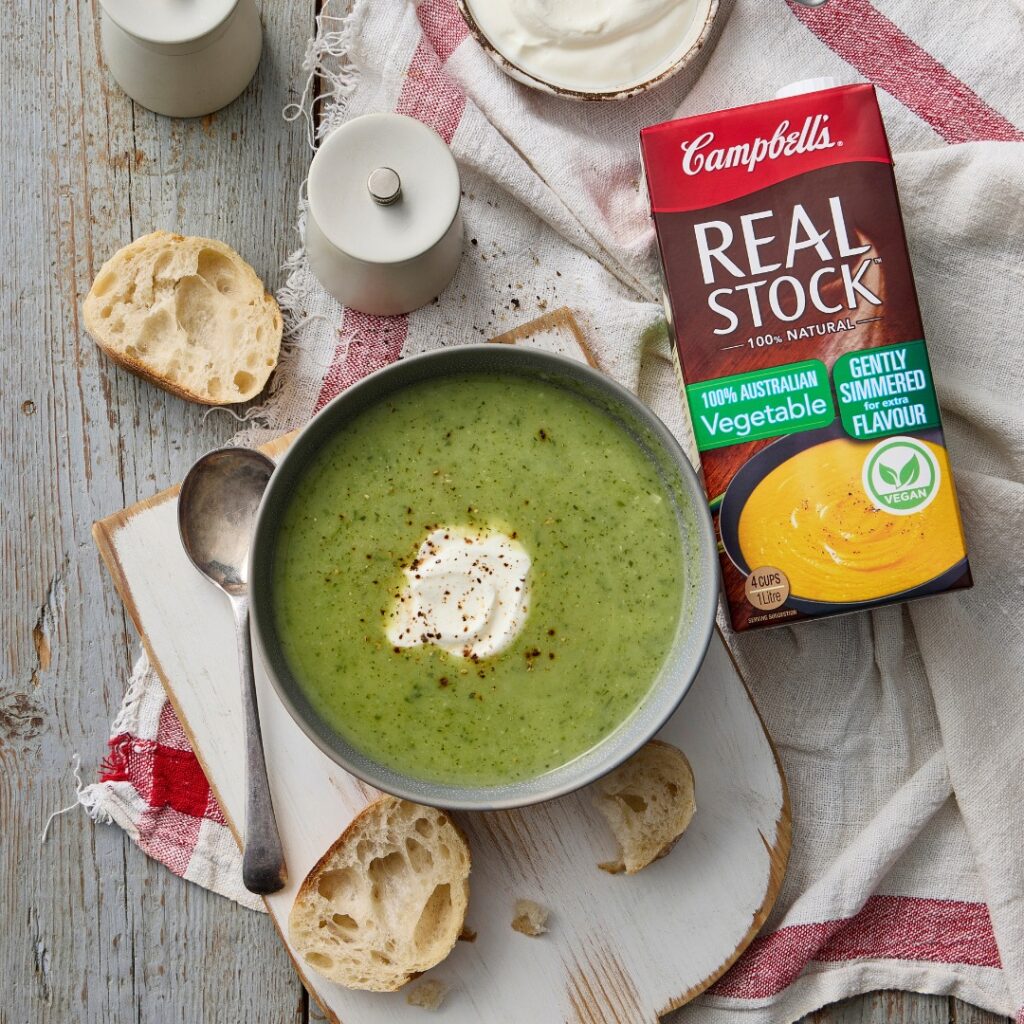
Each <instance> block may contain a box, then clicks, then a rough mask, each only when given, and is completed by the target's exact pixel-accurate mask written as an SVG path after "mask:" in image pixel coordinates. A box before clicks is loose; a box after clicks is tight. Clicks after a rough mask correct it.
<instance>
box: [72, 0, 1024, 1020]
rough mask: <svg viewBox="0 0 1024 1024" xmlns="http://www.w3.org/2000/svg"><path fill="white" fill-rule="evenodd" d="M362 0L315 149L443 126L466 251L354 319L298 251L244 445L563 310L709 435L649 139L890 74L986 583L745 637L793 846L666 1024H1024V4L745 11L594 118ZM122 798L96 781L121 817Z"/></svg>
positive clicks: (892, 121)
mask: <svg viewBox="0 0 1024 1024" xmlns="http://www.w3.org/2000/svg"><path fill="white" fill-rule="evenodd" d="M346 6H347V5H346V4H340V5H338V7H337V8H336V9H332V8H333V5H332V4H331V3H329V4H328V5H327V9H326V11H325V13H324V15H323V16H322V18H321V19H320V30H319V33H318V35H317V37H316V39H314V40H313V41H312V42H311V44H310V50H309V55H308V69H309V71H310V74H311V75H321V76H322V81H323V84H324V93H323V95H322V96H321V97H320V99H319V100H318V101H317V102H318V113H319V115H320V119H319V131H318V134H319V135H320V136H321V137H322V136H323V135H324V134H326V133H327V132H328V131H330V129H331V128H333V127H334V126H336V125H337V124H339V123H341V122H342V121H344V120H347V119H348V118H350V117H354V116H357V115H359V114H363V113H368V112H371V111H380V110H399V111H400V112H403V113H408V114H412V115H413V116H418V117H420V118H421V119H423V120H425V121H427V122H428V123H430V124H432V125H433V126H434V127H436V128H437V129H438V130H439V131H440V132H441V134H442V136H443V137H445V139H446V141H448V142H449V144H450V145H451V147H452V150H453V152H454V154H455V156H456V158H457V159H458V161H459V165H460V169H461V172H462V176H463V188H464V200H463V214H464V217H465V221H466V251H465V257H464V259H463V262H462V265H461V267H460V270H459V272H458V275H457V276H456V279H455V281H454V282H453V284H452V285H451V286H450V288H449V289H448V290H447V291H446V292H445V293H444V294H443V295H442V296H441V298H440V301H439V302H438V303H436V304H434V305H431V306H428V307H426V308H425V309H422V310H419V311H417V312H415V313H413V314H411V315H409V316H408V317H400V318H393V319H392V320H381V319H379V318H373V317H364V316H360V315H358V314H353V313H352V312H351V311H343V310H341V309H340V308H339V307H338V305H337V304H336V303H335V302H334V301H333V300H332V299H330V298H329V297H328V296H327V295H326V294H325V293H324V292H323V290H322V289H321V288H320V287H319V285H318V284H317V283H316V282H315V280H314V279H313V278H312V276H311V275H310V273H309V270H308V266H307V264H306V260H305V257H304V254H303V252H302V251H300V252H298V253H296V254H295V256H294V257H293V258H292V260H291V261H290V265H289V269H290V275H289V279H288V283H287V286H286V287H285V288H284V289H283V290H282V292H281V295H280V298H281V302H282V306H283V308H284V310H285V313H286V318H287V323H288V329H289V340H290V351H289V354H288V356H287V358H286V359H285V360H284V361H283V362H282V365H281V368H280V370H279V371H278V373H277V375H276V377H275V380H274V383H273V385H272V390H271V393H270V395H269V398H268V401H267V403H266V405H265V406H264V407H263V408H262V409H261V410H260V411H259V414H258V416H257V418H256V419H255V420H254V421H253V423H252V425H251V426H250V427H249V429H247V430H246V431H244V432H243V437H244V438H245V439H246V440H248V441H250V442H256V441H261V440H265V439H266V438H268V437H270V436H272V435H275V434H278V433H280V432H282V431H283V430H286V429H290V428H292V427H294V426H297V425H299V424H301V423H303V422H305V420H306V419H308V417H309V416H310V415H311V414H312V412H313V411H315V409H316V408H317V407H319V405H321V404H323V402H324V401H325V400H326V399H327V398H329V397H331V396H332V395H333V394H334V393H336V392H337V391H338V390H339V389H340V388H341V387H343V386H345V385H347V384H348V383H351V382H352V381H353V380H355V379H358V377H360V376H362V375H363V374H364V373H366V372H368V371H369V370H372V369H374V368H376V367H377V366H379V365H384V364H385V363H387V362H389V361H391V360H393V359H394V358H397V357H398V356H399V355H400V354H405V355H408V354H412V353H416V352H420V351H424V350H426V349H430V348H433V347H436V346H440V345H450V344H460V343H465V342H472V341H476V340H480V339H481V338H483V337H487V336H490V335H493V334H496V333H499V332H500V331H502V330H504V329H506V328H508V327H512V326H515V325H516V324H517V323H520V322H523V321H525V320H528V319H530V318H531V317H532V316H535V315H538V314H539V312H540V311H541V310H542V309H545V308H554V307H556V306H559V305H568V306H570V307H572V308H573V310H574V311H575V312H576V314H577V317H578V319H579V320H580V322H581V323H582V324H583V326H584V329H585V331H586V333H587V336H588V341H589V343H590V345H591V347H592V348H593V350H594V353H595V354H596V356H597V359H598V360H599V362H600V364H601V366H602V368H603V369H604V370H606V371H607V372H609V373H610V374H612V375H613V376H615V377H617V378H618V379H619V380H621V381H622V382H624V383H626V384H627V385H629V386H631V387H634V388H636V389H638V391H639V393H640V395H641V397H643V398H644V399H645V400H647V401H648V402H649V403H650V404H651V405H652V406H653V407H654V408H655V410H656V411H657V412H658V413H659V414H660V415H662V417H663V418H664V419H666V421H667V422H669V424H670V425H671V426H673V428H674V429H676V430H677V432H678V433H679V435H680V437H681V438H683V439H684V440H685V439H688V437H689V433H688V426H687V424H686V420H685V416H684V413H683V411H682V403H681V399H680V396H679V393H678V388H677V386H676V384H675V381H674V379H673V375H672V370H671V365H670V362H669V360H668V347H667V345H668V342H667V338H666V335H665V330H664V326H663V319H662V311H661V309H660V306H659V305H658V296H659V285H658V268H657V262H656V260H657V257H656V252H655V247H654V236H653V229H652V226H651V222H650V219H649V214H648V209H647V207H646V200H645V195H644V190H643V188H642V185H641V171H640V165H639V154H638V145H637V143H638V132H639V129H640V128H641V127H643V126H645V125H648V124H654V123H657V122H659V121H663V120H666V119H668V118H670V117H672V116H674V115H676V114H677V113H678V114H682V115H686V114H691V113H700V112H703V111H707V110H712V109H718V108H721V107H727V106H734V105H738V104H743V103H749V102H756V101H759V100H762V99H767V98H770V97H771V96H772V95H773V94H774V92H775V91H776V90H777V89H778V88H779V87H781V86H783V85H785V84H787V83H789V82H791V81H794V80H796V79H801V78H806V77H815V76H820V75H832V76H835V77H836V78H837V79H838V80H839V81H840V82H842V83H846V82H852V81H858V80H864V78H865V77H867V78H870V79H873V80H875V81H876V82H877V83H878V84H879V87H880V88H879V97H880V102H881V105H882V112H883V116H884V118H885V122H886V127H887V130H888V133H889V139H890V143H891V146H892V149H893V152H894V153H895V154H896V173H897V178H898V181H899V186H900V195H901V199H902V203H903V210H904V216H905V220H906V227H907V234H908V238H909V244H910V249H911V256H912V259H913V264H914V269H915V275H916V279H917V285H918V290H919V293H920V301H921V306H922V311H923V317H924V322H925V326H926V331H927V337H928V343H929V351H930V354H931V360H932V365H933V370H934V375H935V380H936V384H937V388H938V393H939V398H940V402H941V404H942V409H943V414H944V425H945V428H946V433H947V440H948V446H949V451H950V455H951V459H952V465H953V470H954V473H955V476H956V479H957V483H958V485H959V489H960V494H961V501H962V507H963V513H964V519H965V525H966V530H967V541H968V552H969V555H970V558H971V564H972V568H973V571H974V575H975V579H976V585H975V587H974V589H973V590H970V591H966V592H959V593H954V594H950V595H946V596H942V597H937V598H932V599H929V600H926V601H922V602H918V603H916V604H912V605H907V606H902V607H892V608H885V609H881V610H878V611H873V612H870V613H861V614H856V615H851V616H847V617H844V618H839V619H834V620H831V621H823V622H817V623H815V622H806V623H801V624H799V625H797V626H795V627H783V628H779V629H774V630H770V631H766V632H761V633H754V634H748V635H744V636H741V637H737V636H730V635H729V634H728V633H727V638H728V639H729V641H730V644H731V646H732V648H733V650H734V652H735V654H736V657H737V659H738V661H739V664H740V666H741V668H742V670H743V672H744V675H745V676H746V678H747V680H748V683H749V685H750V688H751V690H752V692H753V695H754V698H755V700H756V703H757V705H758V707H759V709H760V711H761V713H762V715H763V716H764V718H765V721H766V724H767V727H768V730H769V732H770V733H771V735H772V737H773V738H774V741H775V743H776V745H777V747H778V749H779V753H780V757H781V760H782V763H783V765H784V768H785V770H786V774H787V776H788V780H789V786H790V793H791V798H792V805H793V817H794V840H793V850H792V855H791V859H790V863H789V871H788V874H787V877H786V881H785V884H784V887H783V890H782V893H781V895H780V897H779V900H778V902H777V904H776V906H775V909H774V911H773V913H772V915H771V918H770V920H769V922H768V924H767V926H766V928H765V929H764V931H763V933H762V936H761V937H760V938H759V939H758V940H757V941H756V942H755V944H754V946H752V947H751V950H750V951H748V953H747V955H746V956H745V957H743V958H742V959H741V961H740V962H739V963H738V965H737V966H736V968H734V970H733V971H732V972H731V973H730V974H729V975H727V976H726V978H725V979H724V980H723V981H721V982H720V983H719V984H718V985H716V986H715V987H714V988H713V989H712V990H711V992H709V993H708V994H706V995H705V996H703V997H701V998H700V999H699V1000H697V1001H696V1002H695V1003H693V1004H691V1005H690V1006H688V1007H684V1008H683V1009H682V1010H680V1011H678V1013H677V1014H676V1015H674V1016H673V1017H672V1018H671V1019H672V1020H675V1021H679V1022H690V1021H693V1022H697V1021H700V1022H701V1024H738V1022H740V1021H743V1022H749V1024H761V1022H764V1024H768V1022H771V1024H779V1022H787V1021H793V1020H796V1019H798V1018H799V1017H801V1016H802V1015H804V1014H806V1013H808V1012H810V1011H812V1010H814V1009H816V1008H817V1007H819V1006H821V1005H823V1004H825V1003H827V1002H831V1001H833V1000H837V999H841V998H844V997H847V996H850V995H854V994H857V993H860V992H864V991H868V990H871V989H877V988H905V989H911V990H916V991H920V992H931V993H949V994H953V995H956V996H958V997H960V998H962V999H965V1000H968V1001H970V1002H973V1003H977V1004H979V1005H981V1006H983V1007H985V1008H987V1009H990V1010H993V1011H996V1012H999V1013H1003V1014H1007V1015H1014V1014H1017V1013H1018V1012H1020V1014H1021V1016H1020V1017H1019V1018H1018V1019H1019V1020H1020V1021H1022V1022H1024V1010H1022V1007H1024V846H1022V837H1024V803H1022V798H1021V774H1022V768H1024V679H1022V669H1024V629H1022V624H1021V612H1022V610H1024V594H1022V582H1024V580H1022V576H1024V403H1022V400H1021V396H1022V393H1024V356H1022V349H1021V344H1020V341H1019V334H1020V328H1021V324H1022V322H1024V271H1022V255H1024V248H1022V241H1021V240H1022V239H1024V205H1022V196H1024V191H1022V186H1024V145H1022V143H1021V141H1020V140H1021V139H1022V138H1024V135H1022V133H1021V131H1020V128H1019V127H1018V126H1021V125H1024V92H1022V91H1021V90H1020V88H1019V86H1020V82H1021V76H1020V70H1021V56H1020V55H1021V53H1022V52H1024V13H1022V9H1021V7H1020V6H1019V5H1018V4H1016V3H1013V2H1009V0H993V2H991V3H988V4H986V5H985V6H984V11H983V12H982V11H981V10H980V9H979V8H978V6H977V5H960V4H956V3H953V2H952V0H937V2H935V3H930V4H923V3H922V4H909V3H906V2H904V3H898V2H896V0H875V2H874V3H869V2H868V0H832V2H831V3H829V4H828V5H827V6H826V7H824V8H821V9H818V10H815V11H812V12H808V11H806V10H804V9H802V8H798V7H796V6H795V5H794V6H789V5H787V4H785V3H783V2H782V0H734V2H729V0H724V2H723V3H722V7H721V10H720V12H719V16H718V22H717V25H716V29H715V31H714V33H713V36H712V38H711V40H710V41H709V43H708V44H707V46H706V47H705V52H704V53H703V54H702V55H701V58H700V59H699V61H698V63H697V65H696V66H695V67H693V68H692V69H688V70H687V71H685V72H684V73H682V74H681V75H679V76H677V77H676V78H675V79H673V80H671V81H670V82H669V83H667V84H666V85H664V86H663V87H661V88H659V89H658V90H656V91H654V92H652V93H650V94H646V95H644V96H641V97H638V98H636V99H634V100H630V101H626V102H622V103H603V104H581V103H575V102H572V101H567V100H561V99H557V98H554V97H550V96H546V95H542V94H540V93H537V92H533V91H530V90H529V89H526V88H524V87H523V86H521V85H519V84H517V83H515V82H513V81H511V80H510V79H508V78H507V77H505V76H504V75H503V74H502V73H501V71H500V70H499V69H498V68H497V67H496V66H495V65H494V64H493V63H492V62H491V60H490V59H489V58H488V57H487V56H486V55H485V54H484V52H483V51H482V50H481V49H480V48H479V47H478V46H477V44H476V43H475V41H474V40H473V39H472V37H469V36H467V34H466V32H465V28H464V26H463V24H462V22H461V20H460V19H459V16H458V14H457V11H456V10H455V6H454V0H425V2H424V3H421V4H419V5H418V6H416V5H413V4H410V3H408V2H407V0H354V3H352V5H351V11H350V12H347V13H346V14H345V15H344V16H342V15H341V14H340V13H339V14H336V13H335V10H342V9H344V8H345V7H346ZM311 96H312V91H311V90H307V95H306V100H305V103H306V106H305V108H304V112H305V113H306V114H308V112H309V106H310V104H311V102H312V101H311V99H310V97H311ZM298 112H299V111H297V110H293V111H292V113H293V114H297V113H298ZM991 140H1001V141H991ZM146 685H147V686H149V687H156V686H159V683H158V682H157V681H156V680H155V678H154V677H153V676H152V674H150V675H149V677H148V680H147V683H146ZM103 785H105V784H99V785H97V786H94V787H90V790H91V794H90V800H91V803H92V806H93V808H94V810H96V811H97V812H99V813H102V810H103V806H104V801H105V797H104V794H103V792H102V787H103ZM197 852H199V853H201V851H197ZM986 907H987V909H986Z"/></svg>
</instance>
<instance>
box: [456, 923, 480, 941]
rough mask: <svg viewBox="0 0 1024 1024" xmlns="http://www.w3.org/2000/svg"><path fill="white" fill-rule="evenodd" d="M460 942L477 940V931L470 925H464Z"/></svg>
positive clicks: (460, 933)
mask: <svg viewBox="0 0 1024 1024" xmlns="http://www.w3.org/2000/svg"><path fill="white" fill-rule="evenodd" d="M459 942H476V932H475V931H474V930H473V929H472V928H470V927H469V925H463V928H462V931H461V932H459Z"/></svg>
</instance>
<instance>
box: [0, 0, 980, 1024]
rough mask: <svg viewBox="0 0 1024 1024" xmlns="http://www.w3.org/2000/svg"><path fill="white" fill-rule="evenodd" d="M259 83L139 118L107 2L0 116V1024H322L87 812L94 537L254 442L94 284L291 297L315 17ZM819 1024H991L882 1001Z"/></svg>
mask: <svg viewBox="0 0 1024 1024" xmlns="http://www.w3.org/2000/svg"><path fill="white" fill-rule="evenodd" d="M262 6H263V16H264V24H265V31H266V48H265V50H264V55H263V61H262V64H261V65H260V70H259V73H258V76H257V78H256V81H255V82H254V83H253V84H252V85H251V86H250V87H249V89H248V90H247V91H246V93H245V94H244V95H243V96H242V98H241V99H240V100H238V101H236V102H235V103H234V104H232V105H231V106H230V107H228V108H227V109H226V110H224V111H221V112H220V113H218V114H216V115H215V116H212V117H207V118H203V119H202V120H198V121H171V120H168V119H166V118H162V117H157V116H156V115H154V114H151V113H149V112H148V111H146V110H143V109H142V108H140V107H137V106H135V105H134V104H132V103H131V101H129V100H128V99H127V97H126V96H124V95H123V94H122V93H121V92H120V91H119V90H118V89H117V87H116V86H115V85H114V84H113V83H112V82H111V80H110V79H109V78H108V76H107V74H106V72H105V71H104V70H103V69H102V67H101V61H100V54H99V38H98V29H97V21H96V9H95V7H96V0H91V2H76V3H51V2H49V0H46V2H44V0H22V2H19V3H17V4H11V5H9V6H8V8H7V17H6V20H5V26H4V32H3V39H2V52H0V95H3V96H4V97H5V106H4V113H3V115H2V118H0V161H2V171H0V190H2V200H3V215H2V223H0V232H2V236H0V237H2V248H0V251H2V252H3V254H4V263H3V266H2V270H0V277H2V280H3V292H4V296H3V303H2V306H0V330H2V333H0V395H2V398H3V415H2V418H0V443H2V447H0V451H2V452H3V473H2V484H0V487H2V492H0V522H2V527H0V535H2V544H3V555H2V572H3V599H2V602H0V625H2V650H3V666H4V668H3V680H2V685H0V918H2V922H3V923H2V925H0V978H2V979H3V981H2V986H0V991H2V995H0V1024H8V1022H9V1024H35V1022H37V1021H50V1020H52V1021H58V1022H62V1024H63V1022H65V1021H66V1022H72V1021H75V1022H82V1024H108V1022H116V1024H122V1022H128V1021H139V1022H146V1024H149V1022H158V1024H173V1022H182V1024H198V1022H207V1021H210V1022H212V1021H243V1020H244V1021H246V1022H249V1024H262V1022H285V1021H294V1022H298V1021H307V1020H311V1019H317V1012H316V1009H315V1007H310V1006H309V1001H308V999H307V997H306V995H305V993H304V991H303V990H302V987H301V986H300V984H299V982H298V980H297V978H296V976H295V975H294V973H293V972H292V969H291V967H290V965H289V961H288V958H287V956H286V955H285V953H284V950H283V949H282V948H281V946H280V944H279V943H278V941H277V938H276V936H275V935H274V933H273V928H272V926H271V924H270V921H269V920H268V919H267V918H265V917H263V916H261V915H257V914H253V913H250V912H248V911H245V910H241V909H239V908H238V907H236V906H234V905H233V904H231V903H229V902H228V901H226V900H224V899H221V898H220V897H218V896H213V895H210V894H209V893H207V892H204V891H203V890H202V889H199V888H198V887H197V886H194V885H189V884H186V883H184V882H182V881H180V880H179V879H177V878H175V877H174V876H173V875H171V874H170V872H168V871H167V870H166V869H165V868H163V867H162V866H161V865H159V864H157V863H155V862H153V861H151V860H149V859H148V858H147V857H145V856H144V855H143V854H142V853H141V852H140V851H139V850H138V849H137V848H135V847H134V846H133V845H132V844H131V843H130V842H129V841H128V840H127V839H126V838H125V836H124V834H123V833H122V832H121V831H120V830H119V829H117V828H114V827H95V826H93V824H92V823H91V822H90V821H89V820H88V819H87V818H86V816H85V814H84V813H82V812H81V811H74V812H72V813H70V814H67V815H65V816H63V817H60V818H58V819H56V820H55V821H54V823H53V826H52V828H51V830H50V837H49V840H48V841H47V843H46V844H45V845H41V844H40V834H41V832H42V830H43V825H44V823H45V821H46V819H47V817H48V816H49V814H50V812H51V811H53V810H55V809H57V808H59V807H62V806H64V805H66V804H68V803H69V802H71V801H72V800H73V795H74V780H73V777H72V773H71V767H70V765H71V761H72V759H73V757H74V756H75V755H80V757H81V761H82V772H83V775H84V777H85V778H86V779H91V778H93V777H94V774H95V771H96V767H97V763H98V761H99V759H100V758H101V757H102V755H103V753H104V750H105V740H106V737H107V734H108V728H109V724H110V721H111V719H112V718H113V716H114V713H115V711H116V710H117V707H118V704H119V702H120V699H121V694H122V692H123V689H124V684H125V679H126V678H127V676H128V673H129V670H130V668H131V662H132V659H133V657H134V653H135V649H136V645H135V642H134V641H135V638H134V636H133V633H132V628H131V626H130V625H129V623H128V620H127V618H126V616H125V614H124V611H123V609H122V607H121V605H120V602H119V601H118V599H117V597H116V595H115V594H114V591H113V588H112V587H111V585H110V581H109V580H108V579H107V578H106V575H105V573H104V571H103V569H102V566H101V565H100V561H99V558H98V556H97V554H96V551H95V549H94V548H93V545H92V542H91V539H90V535H89V528H90V525H91V524H92V522H93V520H94V519H97V518H99V517H101V516H104V515H106V514H108V513H109V512H111V511H114V510H116V509H118V508H120V507H122V506H123V505H126V504H130V503H131V502H134V501H136V500H137V499H139V498H142V497H146V496H148V495H149V494H151V493H153V492H154V491H156V490H158V489H159V488H161V487H163V486H165V485H167V484H169V483H172V482H174V481H177V480H179V479H180V478H181V477H182V475H183V474H184V472H185V470H186V469H187V468H188V466H189V464H190V463H191V462H192V460H193V459H194V458H195V457H196V456H197V455H198V454H199V453H201V452H203V451H205V450H206V449H208V448H210V447H213V446H214V445H216V444H218V443H221V442H223V441H224V440H225V439H226V438H228V437H229V436H230V435H231V434H232V433H233V431H234V429H235V423H234V421H233V420H232V419H231V418H230V417H229V416H227V415H226V414H224V413H222V412H213V413H211V414H209V415H206V414H205V411H204V410H203V409H202V408H199V407H198V406H194V405H190V404H188V403H187V402H183V401H181V400H180V399H177V398H174V397H171V396H170V395H167V394H165V393H163V392H161V391H158V390H156V389H155V388H153V387H151V386H149V385H148V384H145V383H143V382H142V381H139V380H137V379H136V378H134V377H132V376H131V375H129V374H127V373H124V372H122V371H121V370H119V369H117V368H116V367H115V366H114V365H113V364H112V363H110V362H108V361H107V360H106V359H104V357H103V356H101V355H100V353H99V351H98V350H97V348H96V346H95V345H94V344H93V343H92V342H91V341H90V340H89V338H88V337H87V336H86V335H85V333H84V331H83V329H82V325H81V322H80V316H79V310H80V307H81V301H82V298H83V296H84V295H85V293H86V292H87V291H88V288H89V285H90V283H91V281H92V277H93V275H94V273H95V272H96V270H97V269H98V267H99V266H100V264H101V263H102V262H103V260H105V259H106V258H107V257H108V256H109V255H110V254H111V253H112V252H113V251H114V250H115V249H117V248H118V247H119V246H121V245H123V244H124V243H125V242H127V241H128V240H130V239H131V238H133V237H135V236H137V235H139V234H143V233H144V232H146V231H150V230H152V229H154V228H165V229H171V230H178V231H183V232H186V233H194V234H206V235H212V236H214V237H218V238H223V239H225V240H226V241H228V242H230V243H231V244H233V245H234V246H235V247H236V248H238V249H239V250H240V251H241V253H242V254H243V255H244V256H245V257H246V258H247V259H248V260H249V261H250V262H251V263H252V264H253V265H254V266H255V267H256V270H257V272H258V273H259V274H261V275H262V276H263V277H264V279H265V280H266V281H267V282H268V283H269V284H270V285H271V286H272V287H273V286H276V284H277V283H279V282H280V271H279V268H280V266H281V263H282V260H283V259H284V257H285V255H286V254H287V253H288V252H289V250H291V249H293V248H294V247H295V246H296V245H297V244H298V237H297V234H296V232H295V219H296V204H297V200H298V192H299V185H300V182H301V180H302V178H303V176H304V173H305V168H306V166H307V164H308V161H309V152H308V150H307V149H306V141H305V133H304V131H303V129H302V126H301V125H299V124H291V125H289V124H286V123H285V122H284V121H283V120H282V117H281V111H282V108H283V107H284V106H285V104H286V103H288V102H290V101H293V100H295V99H297V98H298V97H297V90H298V89H299V88H301V84H302V80H303V74H302V72H301V67H300V65H301V60H302V54H303V51H304V48H305V43H306V39H307V37H308V36H310V35H311V34H312V32H313V28H314V16H315V8H316V6H317V4H316V0H273V2H270V0H265V2H264V3H263V5H262ZM811 1019H812V1020H814V1021H818V1022H825V1021H827V1022H832V1024H838V1022H846V1024H852V1022H854V1021H899V1022H913V1024H947V1022H953V1021H955V1022H957V1024H996V1022H997V1018H994V1017H991V1016H990V1015H988V1014H984V1013H982V1012H980V1011H977V1010H974V1009H972V1008H970V1007H968V1006H965V1005H964V1004H962V1003H959V1002H956V1001H953V1000H948V999H946V998H940V997H927V998H926V997H921V996H908V995H900V994H897V993H880V994H876V995H872V996H868V997H865V998H863V999H857V1000H853V1001H851V1002H849V1003H846V1004H843V1005H841V1006H837V1007H832V1008H830V1009H828V1010H825V1011H822V1012H820V1013H817V1014H815V1015H813V1017H812V1018H811Z"/></svg>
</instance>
